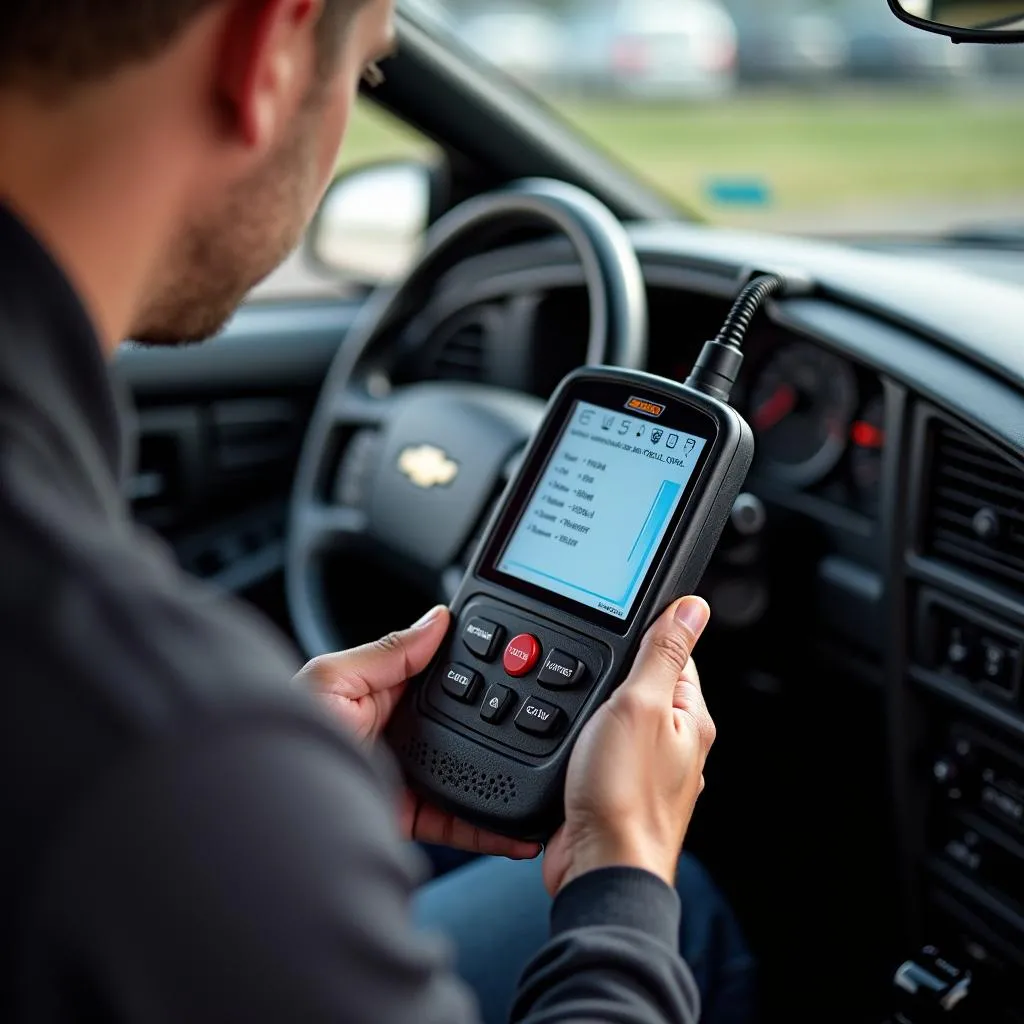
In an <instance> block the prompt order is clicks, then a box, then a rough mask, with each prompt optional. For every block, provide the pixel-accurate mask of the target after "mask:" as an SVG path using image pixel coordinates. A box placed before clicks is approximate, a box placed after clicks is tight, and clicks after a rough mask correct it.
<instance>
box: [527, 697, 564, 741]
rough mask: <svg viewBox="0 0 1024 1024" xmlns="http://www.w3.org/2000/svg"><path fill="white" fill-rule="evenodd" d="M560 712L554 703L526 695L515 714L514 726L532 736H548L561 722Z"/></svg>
mask: <svg viewBox="0 0 1024 1024" xmlns="http://www.w3.org/2000/svg"><path fill="white" fill-rule="evenodd" d="M561 718H562V712H561V710H560V709H559V708H556V707H555V705H554V704H548V703H546V702H545V701H542V700H537V699H536V698H535V697H527V698H526V700H525V701H523V706H522V707H521V708H520V709H519V714H518V715H516V726H517V727H518V728H520V729H522V730H523V732H528V733H531V734H532V735H534V736H550V735H551V734H552V733H554V732H555V731H556V730H557V729H558V727H559V725H560V724H561Z"/></svg>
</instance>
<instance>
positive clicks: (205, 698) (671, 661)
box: [0, 0, 714, 1024]
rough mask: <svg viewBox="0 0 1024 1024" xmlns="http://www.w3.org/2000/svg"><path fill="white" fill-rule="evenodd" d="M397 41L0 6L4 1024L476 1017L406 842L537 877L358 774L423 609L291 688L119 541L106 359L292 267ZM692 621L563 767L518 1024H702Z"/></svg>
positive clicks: (418, 653) (281, 661) (228, 306)
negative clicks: (690, 957)
mask: <svg viewBox="0 0 1024 1024" xmlns="http://www.w3.org/2000/svg"><path fill="white" fill-rule="evenodd" d="M391 22H392V10H391V0H132V2H130V3H125V2H123V0H46V3H35V2H33V0H4V3H3V4H2V5H0V139H2V140H3V147H2V154H0V204H2V205H0V567H2V569H0V655H2V665H3V680H4V685H5V702H4V715H3V724H2V725H0V769H2V773H0V778H2V781H0V808H2V811H3V821H4V840H3V843H2V844H0V868H2V873H0V921H2V922H3V924H2V939H0V1020H4V1021H9V1022H18V1024H23V1022H70V1021H84V1020H89V1021H97V1020H102V1021H118V1022H132V1024H134V1022H143V1024H148V1022H156V1021H168V1022H171V1021H175V1022H189V1024H203V1022H218V1024H223V1022H233V1021H239V1022H246V1024H259V1022H262V1021H267V1022H270V1021H274V1022H292V1021H294V1022H317V1021H353V1022H357V1021H358V1022H364V1021H365V1022H372V1024H390V1022H396V1024H397V1022H400V1021H401V1022H409V1024H431V1022H438V1024H441V1022H444V1024H459V1022H464V1021H465V1022H468V1021H472V1020H474V1019H478V1018H477V1010H476V1008H475V1007H474V1003H473V1000H472V998H471V996H470V994H469V992H468V991H467V989H466V988H465V987H464V986H463V985H462V984H461V983H460V982H459V981H458V980H457V978H456V977H455V976H454V975H453V974H452V973H450V971H449V969H448V968H447V966H446V960H445V956H444V952H443V949H441V950H439V948H438V946H437V944H436V942H435V941H434V940H433V939H432V938H430V937H429V936H428V935H425V934H423V933H421V932H418V931H416V930H415V929H414V927H413V925H412V923H411V911H410V902H411V894H412V891H413V888H414V886H415V882H416V879H417V872H418V862H417V860H416V859H415V858H414V856H413V853H412V849H413V848H412V847H411V846H407V845H404V844H403V843H402V841H401V840H402V836H403V834H404V836H405V837H406V838H408V837H413V838H419V839H422V840H425V841H435V842H438V841H440V842H446V843H448V844H452V845H456V846H464V847H468V848H470V849H473V850H476V851H478V852H485V853H503V854H506V855H508V856H510V857H518V858H526V857H532V856H535V855H536V853H537V852H538V851H537V850H536V849H534V848H533V847H531V846H529V845H528V844H522V843H514V842H510V841H506V840H502V839H500V838H498V837H496V836H487V835H480V834H478V833H477V832H476V831H475V830H473V829H471V828H470V827H469V826H467V825H465V824H464V823H460V822H457V821H454V820H452V819H451V818H449V817H447V816H446V815H443V814H442V813H440V812H439V811H437V810H436V809H433V808H429V807H420V806H417V805H416V804H415V802H414V801H413V800H412V799H411V798H409V797H406V798H405V799H404V800H400V798H399V796H398V795H397V789H396V786H395V778H394V773H393V769H392V768H391V766H390V762H389V761H388V760H387V757H386V755H385V754H384V753H383V752H380V751H375V750H374V749H373V740H374V739H375V738H376V737H377V736H378V735H379V733H380V730H381V728H382V726H383V724H384V723H385V721H386V719H387V717H388V714H389V713H390V711H391V709H392V708H393V707H394V704H395V701H396V700H397V698H398V696H399V695H400V693H401V691H402V688H403V687H404V685H405V682H406V680H407V679H408V678H409V677H410V676H411V675H413V674H415V673H416V672H417V671H419V670H420V669H421V668H422V667H423V666H424V665H425V664H426V663H427V662H428V660H429V659H430V657H431V655H432V654H433V652H434V650H435V649H436V648H437V646H438V644H439V642H440V640H441V638H442V636H443V635H444V632H445V629H446V627H447V623H448V613H447V611H446V610H444V609H442V608H438V609H435V610H434V611H433V612H431V613H428V615H427V616H425V617H424V618H423V620H422V621H421V622H419V623H417V624H416V625H415V626H414V627H412V628H411V629H408V630H405V631H404V632H401V633H396V634H394V635H393V636H391V637H390V638H388V639H387V640H385V641H382V642H380V643H378V644H376V645H372V646H370V647H367V648H363V649H360V650H356V651H349V652H345V653H343V654H340V655H335V656H332V657H331V658H327V659H320V660H318V661H317V662H314V663H312V664H311V665H309V666H307V668H306V669H305V670H303V672H302V673H301V674H300V677H299V682H300V683H302V684H303V685H301V686H288V685H287V683H286V681H287V680H288V679H289V677H290V676H291V675H292V673H293V672H294V670H295V668H296V667H297V666H295V665H294V664H293V661H292V656H291V654H290V653H289V652H288V651H287V650H286V649H285V647H284V645H283V644H282V643H280V642H279V641H278V640H277V639H275V638H274V637H273V636H272V635H270V634H271V630H270V629H269V628H268V627H267V626H266V625H265V624H263V623H261V622H260V621H258V619H256V618H255V617H254V616H253V615H252V614H251V613H249V612H247V611H245V610H244V609H243V608H240V607H236V606H234V605H232V604H230V603H229V602H226V601H225V600H223V599H222V598H220V597H219V596H217V595H215V594H212V593H210V592H208V591H207V590H206V589H204V588H201V587H199V586H198V585H196V584H193V583H191V582H189V581H188V580H187V579H185V578H183V577H182V576H181V575H180V574H179V573H178V571H177V570H176V568H175V567H174V566H173V564H172V563H171V561H170V560H169V558H168V557H167V555H166V553H165V552H164V550H163V549H162V547H161V546H160V545H159V544H157V543H154V541H152V540H151V539H149V538H147V537H146V536H144V535H141V534H140V533H139V532H137V531H136V530H135V529H134V527H133V526H132V524H131V523H130V521H129V518H128V516H127V513H126V510H125V508H124V506H123V504H122V501H121V499H120V497H119V494H118V490H117V482H116V476H117V468H118V464H119V460H120V448H119V427H118V423H117V417H116V414H115V409H114V403H113V401H112V396H111V392H110V387H109V383H108V381H107V378H106V370H105V365H104V361H103V359H104V357H107V358H109V357H111V356H112V355H113V353H114V351H115V349H116V347H117V345H118V343H119V342H120V340H121V339H123V338H126V337H135V338H138V339H140V340H142V341H146V342H150V343H153V344H164V343H177V342H182V341H190V340H198V339H201V338H204V337H207V336H208V335H210V334H211V333H213V332H215V331H216V330H217V329H218V328H219V327H220V326H221V324H222V323H223V322H224V320H225V319H226V318H227V317H228V316H229V315H230V313H231V312H232V310H233V309H234V308H235V306H236V305H237V304H238V302H239V301H240V300H241V299H242V297H243V296H244V295H245V293H246V292H247V291H248V289H249V288H250V286H251V285H253V284H254V283H255V282H256V281H257V280H258V279H260V278H261V277H262V276H263V275H264V274H266V273H267V272H268V271H269V270H270V269H271V268H272V267H273V266H274V265H275V264H276V263H277V262H278V261H279V260H280V259H282V258H283V256H284V255H285V254H286V253H287V252H289V251H290V250H291V249H292V248H293V246H294V244H295V243H296V241H297V239H298V237H299V235H300V233H301V230H302V228H303V225H304V224H305V223H306V221H307V219H308V218H309V217H310V216H311V214H312V212H313V210H314V207H315V206H316V204H317V201H318V199H319V197H320V195H321V193H322V190H323V187H324V185H325V183H326V181H327V179H328V177H329V174H330V171H331V168H332V166H333V163H334V159H335V155H336V152H337V149H338V146H339V144H340V141H341V137H342V134H343V131H344V127H345V124H346V120H347V117H348V113H349V110H350V108H351V105H352V102H353V99H354V96H355V93H356V89H357V86H358V82H359V79H360V76H361V75H362V74H363V73H364V72H365V71H366V69H367V68H368V67H369V66H370V65H371V64H372V62H373V61H374V60H375V59H377V58H379V57H381V56H383V55H384V54H386V53H387V52H388V51H389V49H390V48H391V46H392V31H393V30H392V24H391ZM707 617H708V609H707V606H706V605H705V604H704V603H703V602H702V601H700V600H699V599H696V598H690V599H685V600H683V601H681V602H678V603H677V604H675V605H674V606H673V607H671V608H670V609H668V610H667V611H666V613H665V614H664V615H663V616H662V617H661V619H660V620H659V621H658V622H657V624H656V625H655V626H654V627H653V629H652V631H651V633H650V635H649V636H648V638H647V640H646V642H645V645H644V647H643V650H642V652H641V654H640V655H639V657H638V660H637V663H636V665H635V667H634V670H633V672H632V674H631V676H630V678H629V680H628V682H627V683H626V684H625V685H624V686H623V687H622V689H621V691H620V692H619V693H618V694H617V695H616V696H615V697H614V698H613V700H612V701H611V702H610V703H609V705H608V706H607V707H606V708H605V709H603V710H602V711H601V712H600V713H599V714H598V715H597V716H596V717H595V718H594V720H593V722H592V723H591V724H590V725H589V726H588V728H587V730H586V732H585V734H584V735H583V736H582V737H581V739H580V742H579V743H578V744H577V748H576V750H575V752H574V755H573V759H572V764H571V768H570V773H569V779H568V784H567V792H566V812H567V816H566V824H565V826H564V828H563V829H562V830H561V832H560V833H559V834H558V835H557V836H556V837H555V838H554V839H553V840H552V842H551V844H550V845H549V847H548V849H547V851H546V855H545V858H544V862H543V873H544V881H545V883H546V885H547V887H548V889H549V890H550V892H551V893H552V894H557V895H556V899H555V903H554V908H553V911H552V929H551V931H552V937H551V938H550V940H549V941H548V942H547V944H546V945H545V946H544V948H543V949H541V950H539V951H538V952H537V955H536V956H535V957H534V959H533V960H532V962H531V964H530V965H529V967H528V968H527V970H526V972H525V974H524V976H523V980H522V983H521V985H520V986H519V988H518V991H517V993H516V994H515V1007H514V1009H513V1010H512V1015H513V1017H514V1019H515V1020H517V1021H524V1022H525V1021H531V1022H539V1021H545V1022H557V1021H569V1020H577V1021H578V1020H583V1019H587V1020H594V1019H601V1020H612V1019H614V1020H617V1021H624V1022H654V1021H674V1022H690V1021H694V1020H695V1019H696V1015H697V994H696V990H695V986H694V982H693V978H692V976H691V974H690V972H689V970H688V969H687V967H686V965H685V964H684V962H683V960H682V959H681V958H680V957H679V955H678V953H677V951H676V942H677V929H678V919H679V907H678V901H677V897H676V894H675V893H674V892H673V890H672V888H671V886H672V883H673V880H674V877H675V872H676V861H677V857H678V854H679V849H680V846H681V843H682V839H683V835H684V832H685V829H686V825H687V823H688V821H689V818H690V814H691V812H692V810H693V805H694V802H695V800H696V798H697V795H698V793H699V790H700V788H701V786H702V770H703V766H704V760H705V757H706V755H707V751H708V748H709V747H710V745H711V742H712V740H713V735H714V728H713V725H712V723H711V720H710V718H709V716H708V714H707V710H706V708H705V706H704V702H703V699H702V697H701V692H700V687H699V681H698V678H697V675H696V670H695V669H694V668H693V664H692V662H691V661H690V652H691V649H692V647H693V644H694V643H695V642H696V640H697V637H698V636H699V634H700V632H701V630H702V629H703V628H704V625H705V624H706V622H707ZM304 689H305V690H309V691H312V692H313V693H314V694H315V695H317V696H316V697H315V698H314V697H311V696H309V694H308V693H307V692H303V691H304ZM317 701H319V703H318V702H317ZM324 708H326V710H327V712H329V713H330V714H326V713H325V711H324ZM487 863H493V864H498V862H496V861H495V862H487ZM485 866H486V865H485ZM491 924H492V926H493V924H494V923H493V922H492V923H491ZM498 927H499V928H500V924H499V925H498ZM483 995H484V996H485V997H486V995H487V993H483Z"/></svg>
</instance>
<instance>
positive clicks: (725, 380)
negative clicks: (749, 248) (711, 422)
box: [686, 270, 814, 402]
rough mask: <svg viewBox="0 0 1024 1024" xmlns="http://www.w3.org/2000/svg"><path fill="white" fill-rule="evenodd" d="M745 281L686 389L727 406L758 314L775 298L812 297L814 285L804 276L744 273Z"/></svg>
mask: <svg viewBox="0 0 1024 1024" xmlns="http://www.w3.org/2000/svg"><path fill="white" fill-rule="evenodd" d="M742 280H743V281H745V284H744V285H743V287H742V289H741V290H740V293H739V295H738V296H737V297H736V301H735V302H734V303H733V306H732V309H731V310H730V311H729V315H728V316H727V317H726V318H725V323H724V324H722V329H721V330H720V331H719V332H718V337H717V338H715V339H714V340H713V341H708V342H705V344H704V348H703V349H701V353H700V356H699V358H698V359H697V362H696V364H695V365H694V367H693V371H692V372H691V373H690V376H689V377H688V378H687V380H686V386H687V387H691V388H694V389H695V390H696V391H701V392H703V393H704V394H706V395H711V396H712V397H713V398H717V399H719V400H720V401H723V402H728V401H729V396H730V395H731V394H732V388H733V385H734V384H735V383H736V378H737V377H738V376H739V372H740V367H741V366H742V365H743V352H742V349H741V346H742V345H743V340H744V338H745V337H746V335H747V330H748V329H749V327H750V324H751V322H752V321H753V319H754V315H755V314H756V313H757V311H758V310H759V309H760V308H761V307H762V306H763V305H764V303H765V302H767V301H768V299H770V298H771V297H772V296H775V295H800V294H807V293H809V292H810V291H811V290H812V289H813V287H814V283H813V281H812V280H811V279H810V277H808V276H807V275H806V274H804V273H802V272H799V271H797V272H792V273H790V272H784V275H783V274H780V273H774V272H772V273H762V272H760V271H758V270H748V271H745V272H744V274H743V277H742Z"/></svg>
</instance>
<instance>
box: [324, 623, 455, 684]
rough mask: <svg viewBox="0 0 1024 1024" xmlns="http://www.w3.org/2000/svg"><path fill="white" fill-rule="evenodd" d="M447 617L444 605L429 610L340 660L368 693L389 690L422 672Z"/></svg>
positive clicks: (439, 644)
mask: <svg viewBox="0 0 1024 1024" xmlns="http://www.w3.org/2000/svg"><path fill="white" fill-rule="evenodd" d="M449 619H450V615H449V613H448V609H447V608H445V606H444V605H438V606H437V607H436V608H431V610H430V611H429V612H427V613H426V615H424V616H423V618H421V619H420V620H419V621H418V622H416V623H414V624H413V625H412V626H410V627H409V628H408V629H402V630H397V631H396V632H394V633H388V635H387V636H385V637H382V638H381V639H380V640H375V641H374V642H373V643H372V644H366V645H365V646H364V647H356V648H354V649H352V650H349V651H345V653H344V655H343V657H344V658H345V660H346V661H347V662H349V666H346V667H351V668H352V669H354V670H355V671H356V672H357V673H358V675H359V677H360V678H361V679H362V681H363V682H364V683H365V684H366V686H367V689H369V690H370V691H371V692H372V691H376V690H381V689H390V688H391V687H393V686H398V685H399V684H400V683H404V682H405V681H406V680H407V679H411V678H412V677H413V676H414V675H417V674H418V673H420V672H422V671H423V670H424V669H425V668H426V667H427V665H428V664H429V663H430V659H431V658H432V657H433V656H434V654H435V653H436V652H437V649H438V647H440V646H441V641H442V640H443V639H444V637H445V634H446V633H447V632H448V622H449Z"/></svg>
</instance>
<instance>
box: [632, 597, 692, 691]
mask: <svg viewBox="0 0 1024 1024" xmlns="http://www.w3.org/2000/svg"><path fill="white" fill-rule="evenodd" d="M710 617H711V609H710V608H709V607H708V605H707V602H706V601H704V600H703V599H702V598H699V597H684V598H683V599H682V600H680V601H677V602H676V603H675V604H673V605H670V606H669V607H668V608H667V609H666V610H665V611H664V612H663V613H662V615H661V616H660V617H659V618H658V619H657V620H656V621H655V623H654V625H652V626H651V628H650V629H649V630H648V631H647V635H646V636H645V637H644V640H643V643H642V644H641V645H640V651H639V653H638V654H637V657H636V661H635V662H634V663H633V669H632V671H631V672H630V673H629V676H628V677H627V679H626V681H625V682H624V683H623V684H622V686H621V687H620V691H627V692H628V691H634V692H637V693H645V694H649V695H652V696H654V697H655V698H656V699H659V700H664V701H666V702H667V701H670V700H673V699H674V697H675V694H676V687H677V684H678V683H679V681H680V680H681V679H682V678H683V676H684V673H685V672H686V667H687V665H688V664H689V663H690V655H691V654H692V653H693V648H694V646H695V645H696V643H697V640H698V638H699V637H700V635H701V633H703V632H704V627H705V626H706V625H707V624H708V620H709V619H710ZM697 692H698V693H699V692H700V690H699V686H698V687H697Z"/></svg>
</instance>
